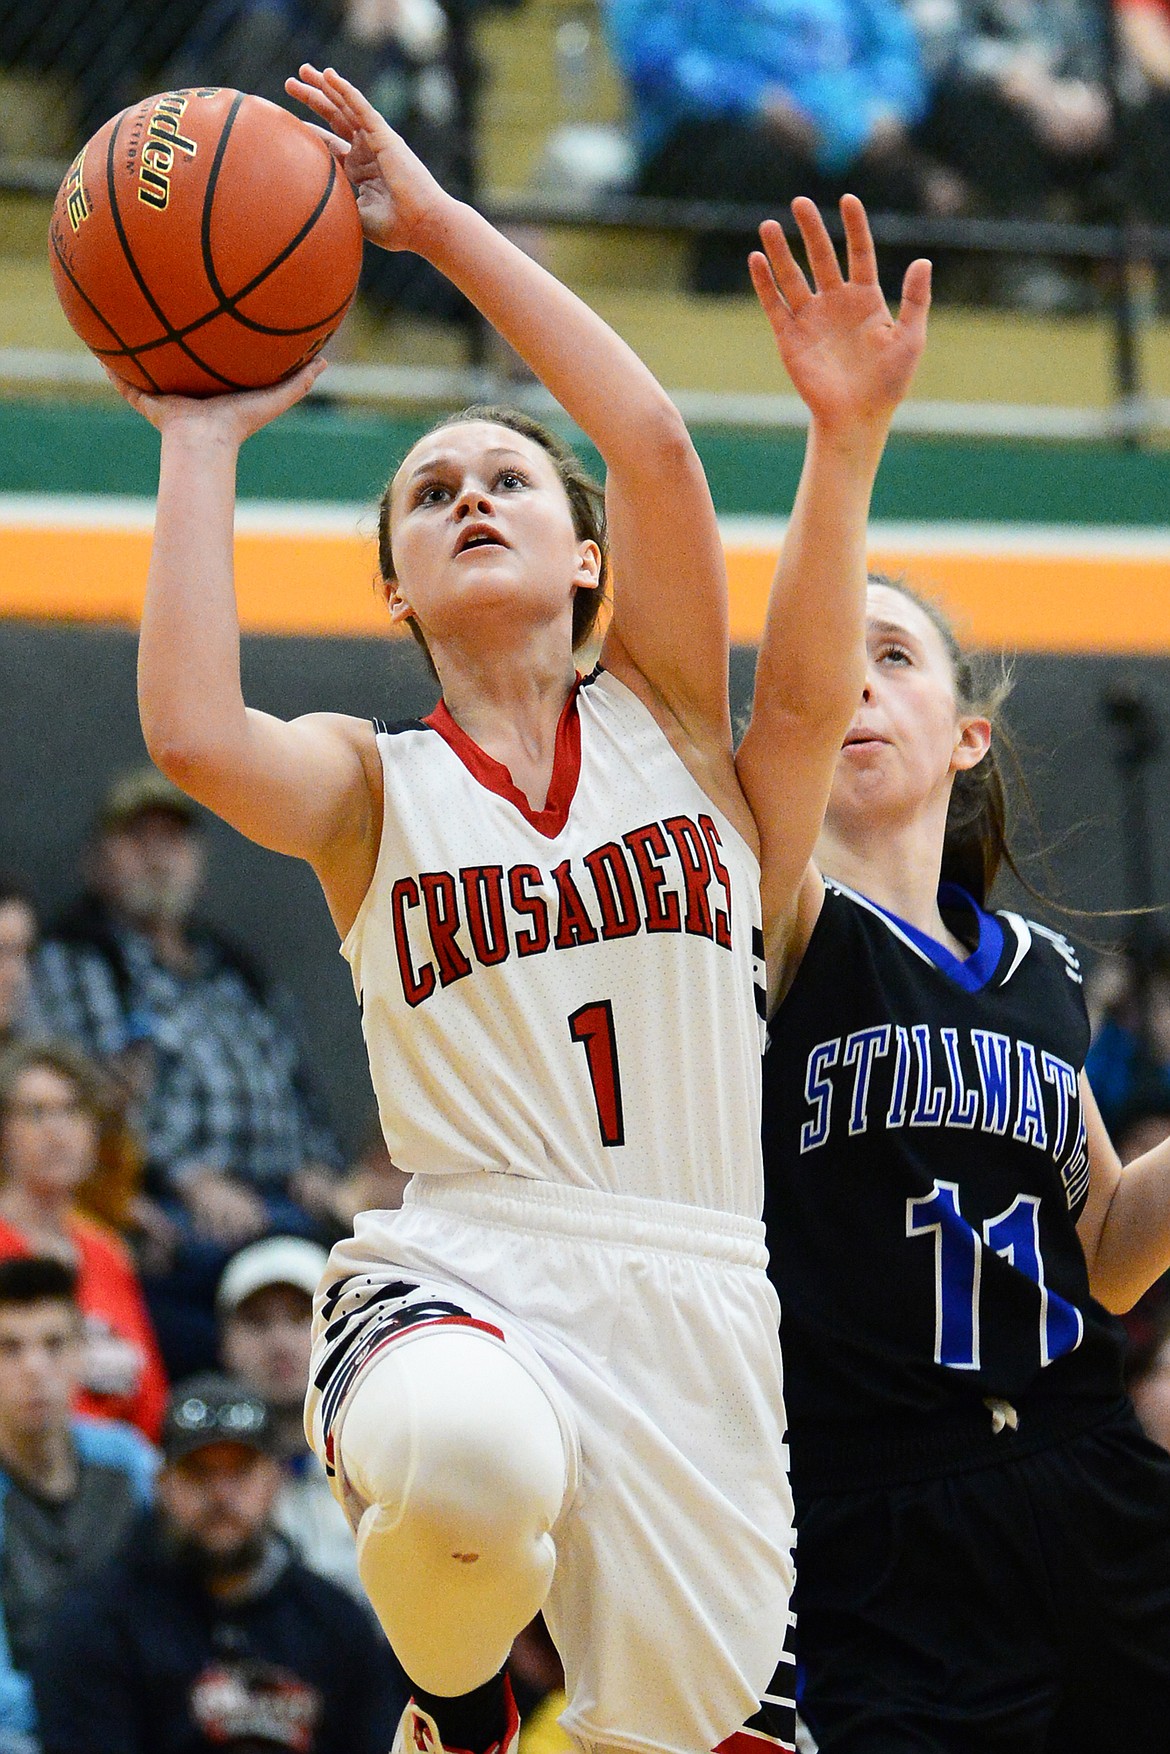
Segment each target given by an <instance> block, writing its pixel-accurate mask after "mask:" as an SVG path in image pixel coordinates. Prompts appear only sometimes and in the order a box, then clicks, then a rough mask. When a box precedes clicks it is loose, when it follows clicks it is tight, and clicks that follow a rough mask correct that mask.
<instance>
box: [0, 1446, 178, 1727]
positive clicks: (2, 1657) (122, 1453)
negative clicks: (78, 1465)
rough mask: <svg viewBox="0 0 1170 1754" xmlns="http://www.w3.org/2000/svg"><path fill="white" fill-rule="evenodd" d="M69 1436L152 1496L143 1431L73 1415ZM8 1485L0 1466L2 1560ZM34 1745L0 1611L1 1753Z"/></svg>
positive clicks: (27, 1703) (23, 1682)
mask: <svg viewBox="0 0 1170 1754" xmlns="http://www.w3.org/2000/svg"><path fill="white" fill-rule="evenodd" d="M73 1441H74V1443H75V1444H76V1445H77V1454H78V1456H79V1458H80V1459H81V1461H82V1462H91V1463H96V1464H98V1465H99V1466H104V1467H107V1468H120V1469H121V1470H122V1472H123V1473H125V1474H127V1475H129V1478H130V1484H131V1486H132V1488H133V1491H134V1496H135V1498H136V1499H137V1500H138V1502H139V1503H140V1504H143V1505H145V1504H148V1503H149V1502H150V1498H151V1495H152V1492H153V1488H154V1473H155V1468H156V1466H157V1457H156V1455H155V1452H154V1451H153V1450H152V1449H151V1447H150V1445H149V1444H148V1443H147V1441H146V1439H145V1438H144V1437H143V1436H142V1434H141V1432H138V1431H135V1430H134V1428H133V1427H132V1426H130V1425H119V1424H116V1423H115V1422H114V1421H113V1420H112V1419H88V1418H77V1419H75V1420H74V1421H73ZM11 1486H12V1479H11V1476H10V1475H8V1474H6V1473H5V1472H4V1470H3V1469H2V1468H0V1562H2V1561H3V1557H4V1505H5V1500H6V1499H7V1497H8V1493H9V1490H10V1488H11ZM36 1745H37V1744H36V1714H35V1710H34V1707H33V1697H32V1686H31V1683H30V1681H29V1678H28V1676H27V1675H24V1674H21V1672H20V1671H19V1670H18V1669H15V1668H14V1667H13V1665H12V1652H11V1650H10V1649H9V1646H8V1630H7V1628H6V1626H5V1624H4V1616H3V1613H2V1612H0V1754H26V1751H27V1754H34V1751H35V1749H36Z"/></svg>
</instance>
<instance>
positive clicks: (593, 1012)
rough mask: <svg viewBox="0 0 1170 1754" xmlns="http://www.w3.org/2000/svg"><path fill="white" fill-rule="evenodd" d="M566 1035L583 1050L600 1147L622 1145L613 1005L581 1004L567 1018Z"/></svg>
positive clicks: (604, 1001) (605, 1002)
mask: <svg viewBox="0 0 1170 1754" xmlns="http://www.w3.org/2000/svg"><path fill="white" fill-rule="evenodd" d="M569 1034H570V1035H571V1036H572V1038H573V1040H574V1041H579V1042H580V1043H581V1046H582V1047H583V1048H584V1049H585V1060H586V1063H587V1065H588V1067H589V1082H590V1083H591V1084H592V1086H593V1101H594V1103H595V1104H596V1107H597V1125H598V1128H599V1129H600V1132H601V1143H602V1144H603V1145H624V1144H625V1142H626V1130H625V1124H624V1122H623V1120H622V1081H621V1077H620V1075H619V1073H618V1057H617V1038H616V1036H615V1035H614V1030H613V1006H612V1004H611V1003H610V1001H609V1000H608V999H596V1000H594V1002H593V1003H592V1004H591V1005H582V1006H581V1007H580V1008H579V1009H578V1010H576V1011H574V1012H573V1014H572V1016H571V1017H570V1018H569Z"/></svg>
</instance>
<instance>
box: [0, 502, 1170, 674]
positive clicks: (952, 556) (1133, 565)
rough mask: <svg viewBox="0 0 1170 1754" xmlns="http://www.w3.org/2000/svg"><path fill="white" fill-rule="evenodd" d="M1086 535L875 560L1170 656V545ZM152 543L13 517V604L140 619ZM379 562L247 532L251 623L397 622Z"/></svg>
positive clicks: (1049, 625) (1025, 636)
mask: <svg viewBox="0 0 1170 1754" xmlns="http://www.w3.org/2000/svg"><path fill="white" fill-rule="evenodd" d="M1084 542H1085V533H1084V532H1083V531H1082V532H1080V533H1079V540H1078V541H1077V543H1076V547H1077V550H1078V552H1075V553H1068V554H1062V553H1060V552H1046V553H1043V554H1037V553H1023V554H1013V553H1011V552H1010V551H1007V552H1003V551H999V552H995V553H987V554H979V553H974V552H955V553H952V552H949V551H947V550H945V549H942V548H933V547H932V548H931V549H930V551H929V552H924V551H923V550H922V548H921V547H919V546H917V545H910V546H908V548H907V549H905V550H901V549H899V548H898V547H897V546H896V545H895V546H884V545H883V546H882V547H881V548H880V549H877V548H875V550H874V551H873V553H872V555H871V561H872V563H873V564H874V565H875V566H876V567H878V568H879V569H881V570H883V571H889V572H893V573H897V572H901V571H905V572H906V573H907V574H908V575H909V576H910V577H911V578H912V579H913V580H914V582H915V583H916V584H917V585H919V586H920V587H922V588H924V589H926V590H928V591H932V592H936V593H937V594H938V595H940V596H941V597H943V598H945V599H946V601H947V603H948V606H949V607H950V608H951V609H952V611H953V612H954V613H955V615H956V616H957V619H958V621H959V624H960V627H961V628H962V629H963V631H964V633H965V636H966V637H968V638H969V639H971V640H972V641H974V642H975V643H977V644H980V645H987V646H1007V647H1011V648H1013V649H1016V650H1036V651H1051V652H1079V651H1105V652H1145V653H1158V652H1165V653H1167V654H1168V655H1170V547H1168V552H1167V554H1137V555H1127V554H1125V553H1121V552H1116V551H1114V552H1109V553H1101V554H1099V555H1094V554H1091V553H1086V552H1085V546H1084ZM1071 545H1072V544H1070V546H1071ZM149 552H150V535H149V531H148V530H146V529H122V528H86V527H77V528H68V529H61V528H52V527H47V528H46V527H43V526H42V527H36V526H30V527H24V526H21V525H18V524H12V525H9V526H7V527H0V615H7V616H19V617H28V618H33V619H49V620H58V619H59V620H80V621H93V622H121V623H127V624H134V623H135V622H136V621H137V619H138V616H139V613H140V610H141V606H142V597H143V591H144V588H145V583H146V568H147V562H148V559H149ZM774 564H775V548H774V547H773V546H757V545H736V546H732V547H729V549H728V573H729V578H730V583H731V631H732V638H733V639H734V640H735V641H736V642H737V643H743V644H750V643H752V642H753V641H755V640H756V639H758V637H759V633H760V629H761V627H762V625H763V615H764V604H765V601H766V599H767V592H768V586H769V582H770V580H771V575H772V568H773V566H774ZM374 571H375V554H374V545H373V542H372V541H370V540H366V539H364V538H362V537H360V536H357V535H351V534H336V533H329V534H322V533H312V534H300V533H297V532H295V531H291V530H289V531H283V530H282V531H275V532H274V531H249V530H244V531H241V532H239V533H238V534H237V537H236V577H237V589H238V599H239V606H240V621H241V626H242V627H243V628H244V629H245V631H246V632H251V633H306V634H356V635H367V636H368V635H377V634H379V633H384V632H385V631H386V621H385V612H384V610H383V609H382V607H381V604H380V602H379V600H378V598H377V596H376V594H375V592H374V590H373V587H372V580H373V577H374Z"/></svg>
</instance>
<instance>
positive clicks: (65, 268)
mask: <svg viewBox="0 0 1170 1754" xmlns="http://www.w3.org/2000/svg"><path fill="white" fill-rule="evenodd" d="M52 242H53V254H54V255H55V256H56V258H57V261H58V264H59V265H60V268H61V272H62V274H64V276H65V278H66V279H67V280H68V282H69V284H70V286H71V287H72V288H73V290H74V292H76V293H77V295H78V297H79V298H81V299H84V301H85V303H86V304H87V305H88V306H89V308H90V310H91V311H92V312H93V314H94V316H95V317H96V318H97V320H98V322H99V323H100V324H101V325H102V327H103V328H104V329H108V330H109V331H110V334H111V335H112V336H113V337H114V339H115V341H117V342H118V347H116V348H115V347H92V348H91V349H90V352H91V353H93V354H96V355H97V356H98V357H99V358H104V357H106V356H109V357H110V358H113V359H118V358H120V357H122V355H123V354H125V355H130V356H133V353H134V349H132V348H130V347H129V346H128V345H127V343H126V342H124V341H123V340H122V337H121V336H120V335H119V334H118V331H117V330H116V329H115V327H114V325H113V324H112V323H111V322H110V321H109V319H108V318H107V317H103V315H102V313H101V311H99V310H98V307H97V306H96V305H95V304H94V302H93V300H92V299H91V298H90V296H89V294H88V293H87V292H86V290H85V288H84V287H83V286H82V285H81V283H80V281H79V280H78V279H77V276H76V275H75V274H74V273H73V271H72V269H71V268H70V267H69V264H68V263H67V262H66V260H65V258H64V256H63V255H62V254H61V246H60V244H59V243H58V242H57V240H56V238H53V240H52ZM119 349H120V350H121V351H119ZM134 363H135V365H138V361H137V359H135V360H134ZM138 369H139V371H140V372H141V373H142V375H143V377H144V378H145V379H146V381H147V383H148V384H149V385H150V387H151V389H152V390H154V391H155V392H156V393H160V386H159V385H158V384H157V383H156V382H155V380H154V378H152V377H151V375H150V373H149V372H148V371H147V369H146V367H145V366H144V365H138Z"/></svg>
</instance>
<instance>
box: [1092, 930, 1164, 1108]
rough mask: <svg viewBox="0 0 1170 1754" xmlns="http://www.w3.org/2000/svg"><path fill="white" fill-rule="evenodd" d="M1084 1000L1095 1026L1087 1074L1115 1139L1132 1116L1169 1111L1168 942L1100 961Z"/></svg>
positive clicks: (1131, 948)
mask: <svg viewBox="0 0 1170 1754" xmlns="http://www.w3.org/2000/svg"><path fill="white" fill-rule="evenodd" d="M1086 999H1087V1002H1088V1005H1089V1014H1090V1017H1091V1018H1092V1019H1093V1025H1094V1028H1093V1042H1092V1046H1091V1047H1090V1048H1089V1052H1088V1056H1087V1058H1086V1060H1085V1072H1086V1074H1087V1076H1088V1079H1089V1083H1090V1084H1091V1086H1092V1089H1093V1095H1094V1096H1095V1097H1096V1099H1097V1106H1098V1107H1099V1108H1100V1110H1101V1116H1102V1119H1103V1120H1104V1122H1105V1125H1106V1127H1107V1128H1108V1129H1109V1132H1110V1134H1111V1135H1112V1136H1113V1137H1114V1138H1115V1139H1116V1138H1118V1137H1119V1135H1120V1134H1121V1133H1122V1131H1123V1129H1124V1128H1125V1127H1126V1126H1127V1125H1128V1124H1129V1123H1130V1122H1131V1119H1132V1117H1134V1116H1135V1115H1137V1114H1139V1113H1144V1112H1147V1111H1156V1110H1158V1109H1159V1108H1167V1109H1170V944H1168V943H1166V942H1165V941H1164V940H1162V939H1160V938H1156V939H1152V940H1151V941H1150V942H1149V943H1148V944H1147V943H1145V942H1144V941H1143V942H1142V943H1141V945H1140V946H1133V945H1130V946H1126V947H1124V948H1123V949H1122V950H1120V951H1118V952H1116V953H1114V954H1113V955H1111V956H1108V957H1102V958H1101V960H1100V961H1099V963H1098V964H1097V966H1096V968H1095V969H1094V970H1093V973H1092V976H1091V979H1090V982H1089V985H1088V989H1087V992H1086Z"/></svg>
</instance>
